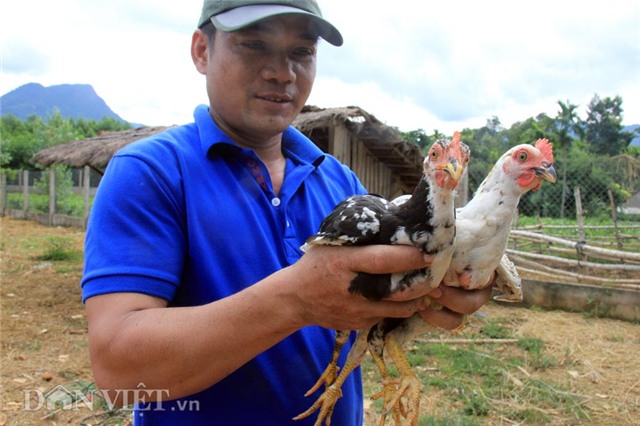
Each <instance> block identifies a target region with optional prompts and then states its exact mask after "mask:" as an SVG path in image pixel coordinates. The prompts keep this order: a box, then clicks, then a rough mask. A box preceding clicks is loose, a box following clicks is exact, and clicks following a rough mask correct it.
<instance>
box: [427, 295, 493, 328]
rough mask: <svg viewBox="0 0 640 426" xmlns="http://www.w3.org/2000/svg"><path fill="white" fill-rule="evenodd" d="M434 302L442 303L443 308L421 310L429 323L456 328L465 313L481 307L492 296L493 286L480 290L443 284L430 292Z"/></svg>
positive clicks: (461, 322)
mask: <svg viewBox="0 0 640 426" xmlns="http://www.w3.org/2000/svg"><path fill="white" fill-rule="evenodd" d="M428 297H429V298H431V299H432V300H433V301H434V302H437V303H438V304H440V305H442V309H432V308H426V309H424V310H422V311H419V313H420V315H421V316H422V318H423V319H424V320H425V321H426V322H428V323H429V324H431V325H433V326H436V327H440V328H444V329H447V330H454V329H456V328H458V327H460V326H461V325H463V323H464V317H465V315H470V314H472V313H474V312H476V311H477V310H478V309H480V308H481V307H482V306H483V305H484V304H486V303H487V302H488V301H489V299H490V298H491V286H488V287H487V288H484V289H480V290H465V289H463V288H457V287H447V286H444V285H441V286H440V287H438V288H436V289H434V290H433V291H432V292H431V293H429V294H428Z"/></svg>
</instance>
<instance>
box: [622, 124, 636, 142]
mask: <svg viewBox="0 0 640 426" xmlns="http://www.w3.org/2000/svg"><path fill="white" fill-rule="evenodd" d="M638 128H640V124H632V125H630V126H625V127H624V128H623V129H622V131H623V132H629V133H632V134H633V135H634V136H633V139H631V142H630V143H629V146H640V135H638V133H635V132H636V130H638Z"/></svg>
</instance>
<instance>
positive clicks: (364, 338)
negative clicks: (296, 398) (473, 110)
mask: <svg viewBox="0 0 640 426" xmlns="http://www.w3.org/2000/svg"><path fill="white" fill-rule="evenodd" d="M470 155H471V154H470V150H469V147H468V146H467V145H466V144H464V143H463V142H462V141H461V140H460V133H459V132H455V134H454V136H453V138H452V139H440V140H437V141H436V142H434V143H433V145H432V146H431V147H430V149H429V152H428V154H427V156H426V157H425V159H424V162H423V176H422V178H421V179H420V182H419V183H418V185H417V186H416V188H415V189H414V192H413V194H412V196H411V198H410V199H409V201H407V202H406V203H404V204H401V205H399V204H395V203H393V202H390V201H388V200H386V199H384V198H383V197H380V196H377V195H373V194H369V195H358V196H353V197H350V198H348V199H346V200H344V201H343V202H341V203H340V204H338V205H337V206H336V208H335V209H334V210H333V212H332V213H330V214H329V215H328V216H327V217H326V218H325V219H324V221H323V222H322V224H321V225H320V230H319V232H318V233H317V234H315V235H313V236H311V237H310V238H309V239H307V242H306V244H305V245H304V246H303V247H302V249H303V250H304V251H308V250H310V249H312V248H313V246H315V245H333V246H362V245H372V244H392V245H393V244H401V245H412V246H415V247H418V248H420V249H421V250H422V251H423V252H425V253H427V254H430V255H432V256H433V262H432V264H431V266H430V267H428V268H423V269H419V270H412V271H407V272H404V273H396V274H381V275H374V274H368V273H362V272H359V273H358V274H357V275H356V277H355V278H354V279H353V280H352V282H351V285H350V287H349V291H350V292H351V293H354V294H358V293H359V294H362V295H363V296H365V297H366V298H368V299H371V300H381V299H383V298H385V297H387V296H389V295H390V294H392V293H394V292H396V291H399V290H402V289H404V288H406V287H409V286H411V285H413V284H414V283H417V282H428V285H430V286H431V287H434V288H435V287H437V286H438V285H439V284H440V281H441V280H442V278H443V276H444V274H445V272H446V271H447V269H448V267H449V263H450V261H451V256H452V254H453V243H454V240H455V233H456V231H455V208H454V197H455V189H456V187H457V185H458V183H459V181H460V178H461V177H462V175H463V174H464V171H465V168H466V166H467V164H468V162H469V159H470ZM374 329H375V326H374V327H372V328H370V329H365V330H358V331H357V338H356V341H355V343H354V344H353V346H352V347H351V350H350V351H349V355H348V356H347V360H346V362H345V365H344V366H343V367H342V369H341V370H340V375H337V371H338V368H337V362H338V357H339V354H340V351H341V349H342V346H343V345H344V344H345V343H346V342H347V340H348V337H349V334H350V331H348V330H337V331H336V341H335V346H334V350H333V357H332V360H331V362H330V363H329V365H328V366H327V368H326V369H325V371H324V373H323V374H322V375H321V377H320V378H319V379H318V381H317V382H316V384H315V385H314V386H313V387H312V388H311V389H310V390H309V391H308V392H307V394H306V395H307V396H308V395H311V394H312V393H314V392H315V391H316V390H318V389H319V388H320V387H321V386H322V385H323V384H324V385H326V389H325V391H324V393H323V394H322V395H321V396H320V397H319V398H318V399H317V400H316V402H315V403H314V404H313V405H312V406H311V407H310V408H309V409H308V410H307V411H305V412H304V413H302V414H300V415H298V416H296V417H294V419H302V418H305V417H308V416H309V415H311V413H313V412H314V411H316V410H320V413H319V415H318V419H317V421H316V423H315V424H316V425H320V424H321V423H322V422H323V421H325V422H326V424H329V423H330V421H331V420H330V419H331V413H332V412H333V407H334V405H335V403H336V402H337V400H338V398H339V397H340V395H341V390H340V389H341V387H342V384H343V383H344V381H345V380H346V378H347V376H348V375H349V374H350V373H351V372H352V371H353V370H354V369H355V368H356V367H357V366H358V365H360V364H361V363H362V360H363V357H364V354H365V353H366V351H367V347H368V345H369V344H370V342H368V340H369V339H370V338H371V337H372V336H373V335H372V333H371V331H372V330H374Z"/></svg>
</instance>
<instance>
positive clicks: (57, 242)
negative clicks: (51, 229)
mask: <svg viewBox="0 0 640 426" xmlns="http://www.w3.org/2000/svg"><path fill="white" fill-rule="evenodd" d="M71 244H72V243H71V240H70V239H68V238H63V237H49V238H47V243H46V249H45V251H44V253H43V254H41V255H39V256H36V258H35V259H36V260H53V261H59V260H78V259H81V258H82V253H81V252H79V251H77V250H74V249H73V248H72V247H71Z"/></svg>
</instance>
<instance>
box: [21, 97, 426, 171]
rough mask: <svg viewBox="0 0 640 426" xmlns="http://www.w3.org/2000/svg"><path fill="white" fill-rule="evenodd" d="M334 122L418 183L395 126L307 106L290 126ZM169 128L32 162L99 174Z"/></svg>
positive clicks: (353, 110) (61, 148)
mask: <svg viewBox="0 0 640 426" xmlns="http://www.w3.org/2000/svg"><path fill="white" fill-rule="evenodd" d="M337 123H343V124H344V125H345V127H346V128H347V129H348V130H349V132H351V134H352V135H353V136H354V137H355V138H357V139H359V140H361V141H362V142H363V143H364V144H365V145H366V146H367V148H368V149H369V150H370V151H371V152H372V154H373V155H375V156H376V157H377V158H378V159H380V161H382V162H383V163H385V164H386V165H387V166H388V167H389V168H390V169H392V170H393V171H394V172H396V173H397V174H398V175H400V176H401V177H402V178H403V180H405V181H413V180H415V182H417V181H418V179H419V178H420V176H421V173H422V167H421V164H422V160H423V154H422V152H421V150H420V148H419V147H418V146H417V145H415V144H413V143H409V142H405V141H403V140H402V139H401V138H400V132H399V131H398V130H397V129H396V128H395V127H390V126H387V125H385V124H383V123H381V122H380V121H379V120H378V119H376V118H375V117H374V116H373V115H371V114H369V113H367V112H366V111H364V110H362V109H361V108H358V107H344V108H328V109H321V108H317V107H313V106H307V107H305V108H304V109H303V110H302V112H301V113H300V114H299V115H298V117H297V118H296V119H295V120H294V122H293V125H294V126H295V127H296V128H298V129H299V130H300V131H302V132H303V133H305V134H307V135H309V136H310V137H311V139H314V130H316V129H324V128H328V127H331V126H335V125H336V124H337ZM168 128H169V127H143V128H140V129H135V130H126V131H122V132H105V133H104V134H102V135H100V136H97V137H94V138H89V139H84V140H78V141H73V142H69V143H66V144H61V145H56V146H53V147H51V148H47V149H44V150H42V151H39V152H38V153H37V154H36V155H35V156H34V157H33V161H34V162H36V163H38V164H41V165H43V166H46V167H48V166H51V165H54V164H66V165H69V166H71V167H77V168H80V167H84V166H90V167H92V168H94V169H96V170H99V171H101V170H104V169H105V168H106V166H107V164H108V163H109V161H110V160H111V158H112V157H113V155H114V154H115V153H116V152H117V151H118V150H119V149H120V148H122V147H124V146H126V145H128V144H130V143H132V142H134V141H136V140H139V139H143V138H146V137H148V136H151V135H153V134H155V133H159V132H161V131H163V130H166V129H168ZM314 140H315V139H314ZM315 142H316V143H319V142H318V141H315Z"/></svg>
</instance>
